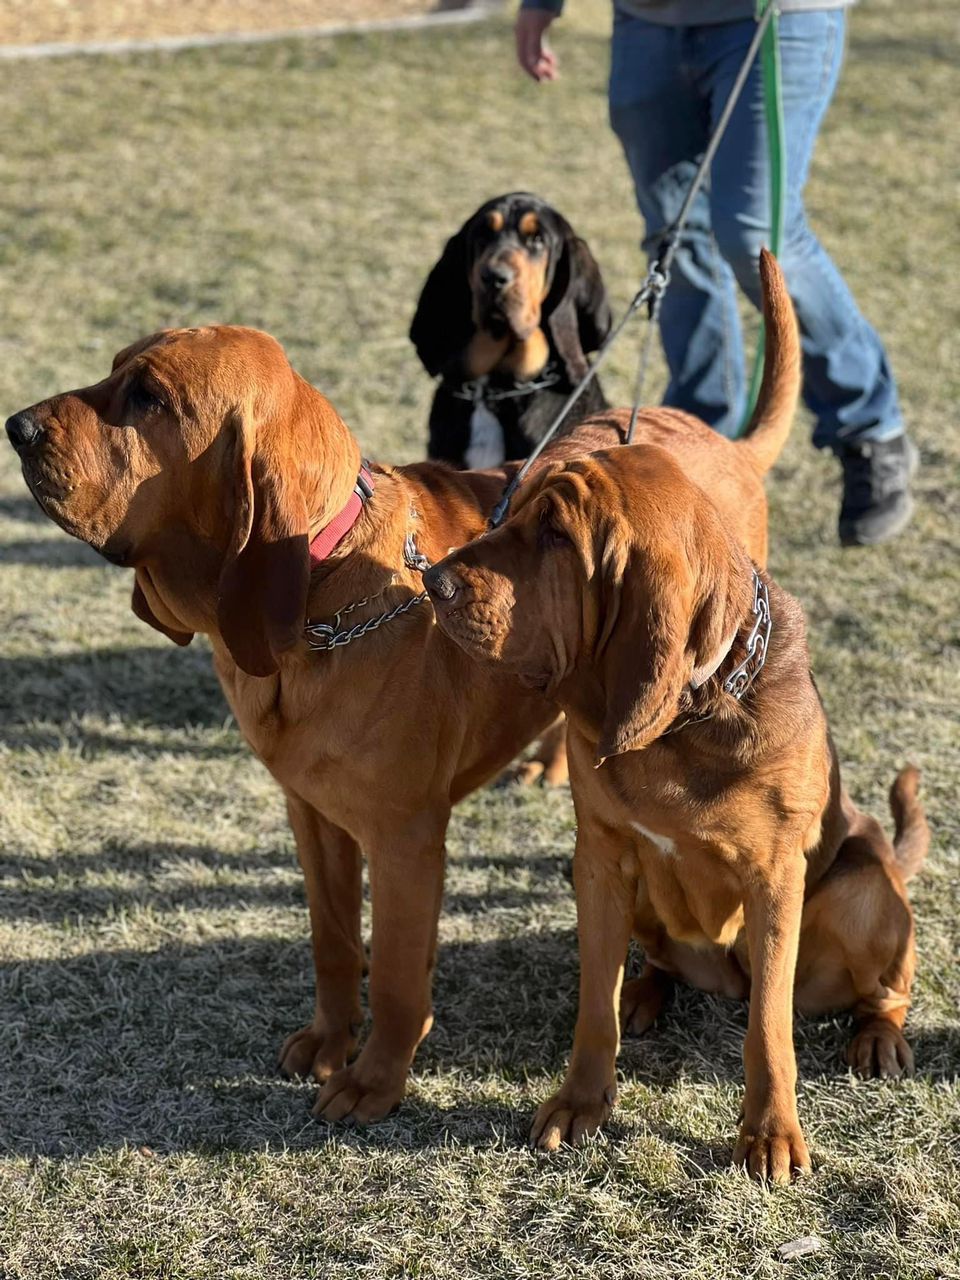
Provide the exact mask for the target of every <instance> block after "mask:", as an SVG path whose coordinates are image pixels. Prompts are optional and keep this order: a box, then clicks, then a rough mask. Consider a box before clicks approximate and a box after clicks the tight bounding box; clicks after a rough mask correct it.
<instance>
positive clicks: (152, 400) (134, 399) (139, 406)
mask: <svg viewBox="0 0 960 1280" xmlns="http://www.w3.org/2000/svg"><path fill="white" fill-rule="evenodd" d="M165 407H166V406H165V405H164V403H163V401H162V400H161V399H160V397H159V396H158V395H156V394H155V393H154V392H153V391H151V390H150V389H149V388H148V387H145V386H144V385H143V383H142V382H135V383H133V384H132V386H131V387H130V388H129V389H128V391H127V408H128V410H129V411H130V412H131V413H135V414H138V415H140V416H142V415H143V414H145V413H154V412H156V411H158V410H160V409H163V408H165Z"/></svg>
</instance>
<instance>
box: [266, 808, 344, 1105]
mask: <svg viewBox="0 0 960 1280" xmlns="http://www.w3.org/2000/svg"><path fill="white" fill-rule="evenodd" d="M287 815H288V817H289V819H290V826H291V828H292V829H293V834H294V837H295V838H296V842H297V856H298V857H299V859H300V866H301V868H302V869H303V879H304V883H305V884H306V889H307V905H308V907H309V909H310V936H311V940H312V943H313V967H314V972H315V975H316V984H317V985H316V1005H315V1007H314V1014H313V1021H312V1022H310V1023H308V1024H307V1026H305V1027H301V1028H300V1030H299V1031H295V1032H294V1033H293V1035H291V1036H289V1037H288V1038H287V1039H286V1041H285V1042H284V1044H283V1047H282V1048H281V1050H280V1069H281V1071H283V1072H284V1073H285V1074H286V1075H290V1076H305V1075H313V1076H314V1078H315V1079H317V1080H319V1081H321V1082H322V1081H324V1080H326V1079H327V1078H328V1077H329V1076H331V1075H332V1074H333V1073H334V1072H335V1071H339V1070H340V1069H341V1068H342V1067H344V1066H345V1065H346V1063H347V1060H348V1059H349V1057H350V1055H351V1053H353V1050H354V1049H355V1048H356V1043H357V1036H358V1035H359V1032H360V1021H361V1012H360V980H361V978H362V976H363V965H364V956H363V941H362V939H361V936H360V905H361V892H362V884H361V870H362V868H361V857H360V850H359V848H358V847H357V844H356V841H354V840H353V839H351V837H350V836H348V835H347V833H346V832H345V831H342V830H341V829H340V828H339V827H335V826H334V825H333V824H332V823H330V822H328V821H327V820H326V819H325V818H323V817H321V815H320V814H319V813H317V811H316V810H315V809H313V808H312V807H311V806H310V805H308V804H307V803H306V802H305V801H303V800H301V799H299V797H297V796H294V795H292V794H290V793H289V792H288V793H287Z"/></svg>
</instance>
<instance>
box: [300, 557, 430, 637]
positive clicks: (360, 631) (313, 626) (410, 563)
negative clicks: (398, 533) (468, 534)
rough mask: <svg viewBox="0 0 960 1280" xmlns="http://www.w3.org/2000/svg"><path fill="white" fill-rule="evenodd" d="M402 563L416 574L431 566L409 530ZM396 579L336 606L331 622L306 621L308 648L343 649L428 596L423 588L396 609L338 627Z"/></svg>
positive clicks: (384, 593)
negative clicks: (370, 592) (340, 606)
mask: <svg viewBox="0 0 960 1280" xmlns="http://www.w3.org/2000/svg"><path fill="white" fill-rule="evenodd" d="M403 563H404V564H405V565H406V567H407V568H408V569H414V570H415V571H416V572H418V573H423V572H424V571H425V570H427V569H429V568H430V561H429V560H428V559H427V557H426V556H425V555H422V554H421V553H420V552H419V551H418V550H417V542H416V537H415V536H414V534H412V533H408V534H407V536H406V537H405V538H404V540H403ZM396 582H397V576H396V574H394V575H393V577H392V578H391V579H390V581H389V583H388V584H387V585H386V586H385V587H384V588H383V590H382V591H376V592H374V594H373V595H371V596H364V597H363V599H362V600H354V601H353V602H352V603H351V604H347V605H344V607H343V608H342V609H338V610H337V612H336V613H335V614H334V615H333V622H308V623H307V625H306V626H305V627H304V633H305V635H306V636H307V648H308V649H312V650H314V651H315V652H317V653H326V652H327V651H328V650H330V649H339V648H342V647H343V646H344V645H347V644H350V643H351V642H352V641H353V640H357V639H359V637H360V636H365V635H366V634H367V632H368V631H376V630H377V628H378V627H382V626H384V625H385V623H387V622H392V621H393V619H394V618H399V617H400V616H401V615H402V614H404V613H406V612H407V610H408V609H414V608H416V606H417V605H418V604H423V602H424V601H425V600H426V599H427V598H428V597H427V593H426V591H421V592H420V593H419V595H414V596H410V597H409V598H408V599H406V600H402V601H401V602H400V603H399V604H398V605H397V606H396V607H395V608H393V609H389V610H388V611H387V612H386V613H381V614H378V615H377V616H376V617H375V618H367V619H366V620H365V621H364V622H358V623H356V624H355V625H354V626H352V627H349V628H348V629H347V630H346V631H341V630H340V620H341V619H342V618H345V617H346V616H347V614H348V613H353V612H354V610H355V609H362V608H363V606H364V605H365V604H370V603H371V601H373V600H379V599H380V597H381V596H384V595H386V593H387V592H388V591H389V590H390V588H391V587H393V586H395V585H396Z"/></svg>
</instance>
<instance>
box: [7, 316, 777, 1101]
mask: <svg viewBox="0 0 960 1280" xmlns="http://www.w3.org/2000/svg"><path fill="white" fill-rule="evenodd" d="M773 319H774V323H773V324H772V330H771V341H770V343H769V356H768V370H769V371H770V372H771V377H770V379H769V380H768V383H767V384H766V385H765V390H764V394H763V396H762V397H761V405H760V410H759V412H758V417H757V429H756V432H755V434H754V435H753V436H752V437H751V438H750V439H748V440H746V441H744V442H742V443H737V444H733V443H731V442H730V441H728V440H724V439H722V438H721V437H720V436H718V435H716V434H715V433H714V432H712V431H709V430H708V429H707V428H706V427H704V426H702V425H701V424H698V423H697V422H695V421H694V420H693V419H691V418H689V417H687V416H686V415H684V414H680V413H675V412H671V411H660V410H654V411H649V412H647V413H645V414H644V415H642V417H641V420H640V424H639V427H638V431H639V438H641V439H648V438H649V439H656V440H658V441H660V442H661V443H663V444H664V446H665V447H667V448H669V449H671V450H672V451H674V453H675V454H676V456H677V457H678V458H681V459H682V460H683V465H684V466H685V467H687V468H689V469H690V471H691V474H693V475H694V476H696V477H697V478H698V480H699V482H700V483H702V484H704V485H706V486H712V492H714V493H715V494H716V497H717V501H718V502H719V503H721V504H722V505H723V506H724V509H728V510H729V511H730V512H731V517H730V518H731V519H738V520H740V522H741V527H742V528H743V530H744V534H743V536H744V537H747V536H752V537H753V538H754V539H755V541H754V543H753V545H754V546H755V547H757V548H758V549H757V551H756V554H757V555H758V556H762V555H763V554H764V551H765V545H766V541H765V540H766V504H765V499H764V493H763V472H764V471H765V470H766V468H767V467H768V466H769V465H770V462H771V461H772V459H773V458H774V457H775V456H776V454H777V453H778V452H779V449H780V447H781V444H782V442H783V440H784V438H785V437H786V434H787V432H788V430H789V425H790V418H791V416H792V413H793V407H794V404H795V400H796V394H797V378H798V369H797V350H796V334H795V332H794V330H793V329H792V327H791V325H790V324H789V323H788V324H787V325H786V327H785V328H783V325H782V324H779V323H778V322H777V320H776V317H774V318H773ZM781 320H782V315H781ZM781 332H782V334H783V335H785V342H784V343H782V344H781V343H780V341H779V338H778V334H781ZM621 423H622V415H620V416H619V417H616V416H612V417H611V418H610V420H604V421H602V422H600V423H598V424H595V425H593V426H589V427H587V426H581V427H579V428H578V429H577V430H576V431H575V432H574V433H572V434H571V435H569V436H566V437H564V438H563V439H561V440H558V441H556V442H555V444H554V445H553V446H551V449H550V450H549V451H548V452H547V453H545V455H544V460H545V462H546V461H549V460H550V459H551V458H553V459H554V460H557V459H564V458H569V457H573V456H576V455H577V454H579V453H585V452H586V451H588V450H590V449H593V448H600V447H604V446H608V445H610V444H612V443H614V442H616V441H618V440H619V439H620V438H621V429H620V427H621ZM7 432H8V435H9V437H10V440H11V442H12V443H13V445H14V447H15V448H16V450H17V452H18V454H19V455H20V459H21V463H22V467H23V473H24V476H25V478H26V481H27V484H28V486H29V487H30V490H31V492H32V493H33V494H34V496H35V497H36V499H37V501H38V503H39V504H40V506H41V507H42V509H43V510H44V511H45V512H46V514H47V515H48V516H50V518H51V519H53V520H55V521H56V522H57V524H59V525H60V526H61V527H62V528H64V529H66V530H67V532H68V533H71V534H72V535H73V536H75V537H77V538H81V539H82V540H83V541H85V542H88V543H89V544H90V545H91V546H93V547H95V548H96V549H97V550H98V551H100V552H101V553H102V554H103V555H104V556H106V557H107V558H108V559H109V560H111V561H113V562H115V563H116V564H120V565H126V566H129V567H130V568H132V569H133V570H134V588H133V608H134V611H135V612H136V613H137V615H138V616H139V617H140V618H141V619H143V621H145V622H146V623H148V624H149V625H150V626H152V627H155V628H156V629H157V630H159V631H161V632H163V633H164V634H165V635H167V636H169V637H170V639H172V640H174V641H175V642H176V643H178V644H187V643H189V641H190V639H191V637H192V635H193V633H194V632H202V633H203V634H205V635H207V636H209V638H210V643H211V645H212V648H213V655H214V665H215V667H216V670H217V674H218V676H219V679H220V682H221V684H222V686H223V689H224V691H225V693H226V696H227V699H228V701H229V702H230V705H231V707H232V709H233V712H234V714H235V716H236V719H237V723H238V724H239V726H240V728H241V730H242V732H243V734H244V736H245V738H246V739H247V741H248V742H249V743H250V745H251V747H252V748H253V750H254V751H255V752H256V754H257V755H258V756H259V758H260V759H261V760H262V761H263V762H264V764H265V765H266V766H267V768H268V769H269V770H270V771H271V773H272V774H273V776H274V777H275V778H276V780H277V782H278V783H279V784H280V786H281V787H282V788H283V791H284V793H285V795H286V798H287V808H288V812H289V817H290V823H291V826H292V828H293V831H294V834H295V837H296V842H297V850H298V854H299V858H300V863H301V866H302V869H303V875H304V879H305V882H306V890H307V900H308V905H309V910H310V925H311V931H312V937H313V954H314V964H315V969H316V979H317V990H316V1008H315V1012H314V1015H313V1018H312V1020H311V1021H310V1023H309V1024H308V1025H307V1026H305V1027H303V1028H302V1029H301V1030H299V1031H297V1032H295V1033H294V1034H293V1035H292V1036H290V1038H289V1039H288V1040H287V1041H286V1043H285V1044H284V1046H283V1050H282V1053H281V1062H282V1065H283V1068H284V1070H285V1071H287V1072H289V1073H291V1074H298V1075H304V1074H307V1073H312V1074H313V1075H314V1076H315V1077H316V1079H317V1080H319V1081H320V1082H321V1083H322V1086H323V1087H322V1089H321V1091H320V1095H319V1097H318V1099H317V1104H316V1108H315V1111H316V1114H317V1115H321V1116H323V1117H325V1118H326V1119H328V1120H340V1119H344V1118H346V1117H348V1116H350V1117H353V1118H354V1119H356V1120H360V1121H371V1120H376V1119H378V1118H379V1117H381V1116H384V1115H386V1114H387V1113H388V1112H389V1111H390V1110H391V1108H393V1107H394V1106H395V1105H396V1104H397V1103H398V1102H399V1101H400V1099H401V1097H402V1096H403V1093H404V1087H405V1083H406V1079H407V1073H408V1071H409V1068H410V1064H411V1062H412V1061H413V1057H414V1054H415V1052H416V1048H417V1045H418V1044H419V1042H420V1040H421V1039H422V1038H423V1036H424V1035H426V1033H427V1031H428V1030H429V1028H430V1025H431V1021H432V1010H431V978H432V972H433V965H434V952H435V948H436V933H437V920H438V915H439V911H440V900H441V894H442V889H443V862H444V835H445V831H446V826H447V821H448V818H449V816H450V810H451V806H452V805H453V804H455V803H456V801H457V800H459V799H460V798H461V797H462V796H464V795H465V794H466V793H467V792H469V791H470V790H471V789H473V788H475V787H477V786H480V785H481V784H482V783H484V782H485V781H487V780H488V779H489V778H491V777H493V776H494V775H495V774H497V773H498V772H499V771H500V770H501V769H503V767H504V766H505V765H506V764H507V763H508V762H509V761H510V760H511V759H512V758H513V757H514V756H515V755H516V754H517V752H518V751H520V750H521V749H522V748H523V747H524V746H525V745H526V744H527V743H529V742H530V741H531V740H533V739H534V738H535V737H536V736H537V734H538V733H539V732H540V731H541V730H542V729H543V728H544V727H545V726H546V725H547V724H548V723H549V722H550V721H551V720H552V719H553V718H554V716H555V715H556V709H555V707H552V706H550V705H549V704H548V703H547V702H546V701H545V700H544V699H543V698H542V696H541V695H540V694H539V693H537V692H534V691H530V692H528V693H524V694H520V695H519V696H518V693H517V689H516V684H515V681H514V679H513V677H512V676H511V675H510V674H509V673H507V672H505V671H502V670H499V669H496V668H490V669H488V670H481V669H480V668H478V667H477V666H476V664H475V663H474V662H472V661H471V660H470V659H469V658H468V657H467V656H466V655H465V654H464V653H463V652H462V651H461V649H460V648H459V647H458V646H457V645H456V644H454V643H453V642H452V641H451V640H450V639H449V638H448V637H447V636H446V634H445V633H444V632H443V631H442V630H441V629H440V628H439V627H437V626H436V625H435V622H434V617H433V611H432V610H431V608H430V606H429V604H428V603H426V601H425V597H424V595H423V591H422V582H421V575H420V571H419V570H420V566H421V565H422V563H423V562H422V561H421V559H420V557H422V556H425V557H426V558H427V559H429V560H436V559H439V558H440V557H441V556H443V555H445V554H446V553H447V551H448V550H449V549H450V547H451V546H459V545H461V544H462V543H464V542H467V541H468V540H469V539H471V538H474V537H476V536H477V535H478V534H479V533H481V532H482V530H483V528H484V526H485V523H486V519H487V516H488V513H489V511H490V509H491V508H492V506H493V505H494V503H495V502H496V500H497V498H498V497H499V495H500V492H501V490H502V488H503V485H504V484H505V482H506V479H507V477H508V476H509V475H511V474H513V468H512V467H511V468H504V469H501V470H497V471H488V472H463V473H457V472H454V471H451V470H450V468H449V467H447V466H445V465H443V464H439V463H429V462H428V463H420V464H417V465H413V466H406V467H397V468H394V467H389V466H373V467H370V468H367V467H363V466H361V457H360V448H359V446H358V444H357V442H356V439H355V438H354V436H353V435H352V434H351V432H350V430H349V429H348V428H347V426H346V424H345V423H344V422H343V421H342V420H341V418H340V417H339V415H338V414H337V412H336V410H335V409H334V408H333V406H332V405H331V404H330V403H329V401H327V400H326V399H325V398H324V397H323V396H322V395H321V394H320V393H319V392H318V391H316V390H315V389H314V388H313V387H311V386H310V385H309V384H308V383H306V382H305V381H304V380H303V379H302V378H301V377H299V375H298V374H297V373H295V372H294V370H293V369H292V368H291V367H290V364H289V363H288V361H287V358H286V356H285V355H284V353H283V350H282V348H281V347H280V346H279V344H278V343H277V342H276V341H274V339H273V338H270V337H269V336H268V335H266V334H264V333H259V332H257V331H256V330H252V329H243V328H238V327H232V326H223V327H211V328H202V329H179V330H171V331H168V332H165V333H159V334H154V335H153V336H152V337H149V338H145V339H143V341H141V342H138V343H136V344H135V345H134V346H131V347H128V348H127V349H126V350H124V351H122V352H120V354H119V355H118V356H117V357H116V359H115V361H114V366H113V371H112V373H110V374H109V376H107V377H106V378H104V380H103V381H102V382H98V383H97V384H96V385H94V386H92V387H87V388H84V389H82V390H79V391H73V392H68V393H66V394H63V395H57V396H54V397H53V398H52V399H49V400H45V401H43V402H42V403H40V404H37V405H34V406H33V407H32V408H30V409H27V410H24V411H22V412H21V413H18V414H15V415H14V416H13V417H12V418H10V419H9V421H8V422H7ZM361 855H363V856H365V857H366V859H367V862H368V866H369V879H370V889H371V895H372V902H373V932H372V947H371V955H370V988H369V998H370V1008H371V1011H372V1015H373V1019H372V1029H371V1031H370V1034H369V1036H368V1038H367V1040H366V1042H365V1044H364V1045H363V1048H362V1050H361V1052H360V1054H359V1056H357V1057H356V1058H355V1059H353V1060H352V1061H351V1059H352V1058H353V1054H354V1051H355V1049H356V1046H357V1041H358V1034H359V1028H360V1021H361V1008H360V983H361V975H362V973H363V970H364V966H365V957H364V949H363V944H362V940H361V935H360V908H361Z"/></svg>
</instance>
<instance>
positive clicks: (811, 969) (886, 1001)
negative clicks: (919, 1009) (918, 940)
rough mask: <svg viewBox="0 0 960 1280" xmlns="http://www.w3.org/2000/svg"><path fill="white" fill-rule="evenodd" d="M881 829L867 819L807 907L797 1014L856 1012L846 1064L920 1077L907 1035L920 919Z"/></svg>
mask: <svg viewBox="0 0 960 1280" xmlns="http://www.w3.org/2000/svg"><path fill="white" fill-rule="evenodd" d="M892 852H893V851H892V849H891V848H890V846H889V844H888V843H887V841H886V837H885V836H884V835H883V832H882V830H881V829H880V827H879V824H877V823H875V822H874V821H873V819H863V820H862V825H861V826H860V830H859V831H857V833H856V834H854V835H852V836H849V837H848V838H847V839H846V840H845V841H844V842H843V844H842V845H841V847H840V851H839V853H838V855H837V859H836V861H835V863H834V865H833V867H832V868H831V870H830V872H829V874H828V875H827V876H826V877H825V879H824V880H823V881H822V882H821V883H820V884H819V885H818V886H817V887H816V889H815V890H814V892H813V893H812V894H811V896H810V898H809V899H808V901H807V903H806V904H805V906H804V913H803V924H802V927H801V935H800V954H799V959H798V963H797V988H796V1007H797V1009H798V1010H799V1011H800V1012H801V1013H806V1014H818V1013H825V1012H828V1011H832V1010H836V1009H851V1010H852V1012H853V1016H854V1020H855V1030H854V1035H853V1038H852V1040H851V1041H850V1044H849V1045H848V1046H847V1051H846V1059H847V1062H848V1063H849V1065H850V1066H851V1067H853V1068H854V1069H855V1070H856V1071H857V1072H858V1073H859V1074H860V1075H863V1076H889V1077H897V1076H902V1075H910V1074H912V1072H913V1053H912V1051H911V1049H910V1046H909V1044H908V1043H907V1041H906V1039H905V1037H904V1034H903V1025H904V1022H905V1020H906V1016H907V1010H908V1009H909V1007H910V987H911V985H912V982H913V974H914V965H915V957H914V932H913V916H912V913H911V911H910V904H909V901H908V900H907V893H906V888H905V886H904V884H903V879H902V877H901V876H900V874H899V870H898V867H897V864H896V862H895V860H894V858H893V856H892Z"/></svg>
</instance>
